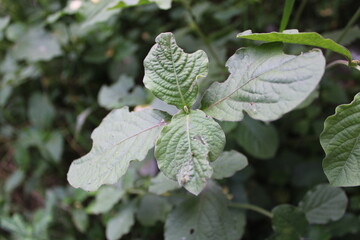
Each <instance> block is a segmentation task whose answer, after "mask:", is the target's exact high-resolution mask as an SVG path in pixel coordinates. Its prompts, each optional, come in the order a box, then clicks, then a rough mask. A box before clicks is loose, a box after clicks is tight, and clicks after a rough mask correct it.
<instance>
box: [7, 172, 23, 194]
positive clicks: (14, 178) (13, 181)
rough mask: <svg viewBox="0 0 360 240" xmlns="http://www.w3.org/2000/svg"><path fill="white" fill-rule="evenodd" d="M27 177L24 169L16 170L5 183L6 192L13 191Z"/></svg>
mask: <svg viewBox="0 0 360 240" xmlns="http://www.w3.org/2000/svg"><path fill="white" fill-rule="evenodd" d="M24 179H25V173H24V172H23V171H22V170H16V171H15V172H13V173H12V174H11V175H10V176H9V177H8V178H7V179H6V182H5V184H4V191H5V193H11V192H12V191H13V190H14V189H15V188H17V187H18V186H19V185H20V184H21V183H22V182H23V181H24Z"/></svg>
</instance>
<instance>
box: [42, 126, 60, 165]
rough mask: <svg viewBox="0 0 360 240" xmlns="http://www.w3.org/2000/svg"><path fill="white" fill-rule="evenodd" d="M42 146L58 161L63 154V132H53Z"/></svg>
mask: <svg viewBox="0 0 360 240" xmlns="http://www.w3.org/2000/svg"><path fill="white" fill-rule="evenodd" d="M42 147H43V148H44V149H46V151H47V152H48V155H49V157H50V158H51V159H52V160H54V161H55V162H57V163H58V162H59V161H60V160H61V156H62V153H63V150H64V139H63V136H62V135H61V132H59V131H53V132H51V133H50V135H49V136H48V139H47V140H46V142H45V144H44V145H43V146H42Z"/></svg>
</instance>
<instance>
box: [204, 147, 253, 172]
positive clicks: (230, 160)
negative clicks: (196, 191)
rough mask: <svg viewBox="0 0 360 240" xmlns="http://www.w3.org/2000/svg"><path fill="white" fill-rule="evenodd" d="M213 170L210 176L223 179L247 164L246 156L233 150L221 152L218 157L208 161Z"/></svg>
mask: <svg viewBox="0 0 360 240" xmlns="http://www.w3.org/2000/svg"><path fill="white" fill-rule="evenodd" d="M210 165H211V167H212V168H213V170H214V173H213V175H212V178H214V179H223V178H228V177H231V176H232V175H234V174H235V173H236V172H237V171H240V170H242V169H244V168H245V167H246V166H247V165H248V160H247V158H246V157H245V156H244V155H243V154H241V153H238V152H236V151H234V150H231V151H229V152H223V153H222V154H221V155H220V157H219V158H218V159H216V160H215V161H214V162H212V163H210Z"/></svg>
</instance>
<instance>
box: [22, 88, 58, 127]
mask: <svg viewBox="0 0 360 240" xmlns="http://www.w3.org/2000/svg"><path fill="white" fill-rule="evenodd" d="M28 117H29V120H30V122H31V124H32V125H33V126H36V127H38V128H48V127H50V125H51V124H52V121H53V119H54V117H55V109H54V107H53V105H52V104H51V102H50V101H49V99H48V97H47V96H45V95H43V94H40V93H34V94H33V95H32V96H31V98H30V100H29V105H28Z"/></svg>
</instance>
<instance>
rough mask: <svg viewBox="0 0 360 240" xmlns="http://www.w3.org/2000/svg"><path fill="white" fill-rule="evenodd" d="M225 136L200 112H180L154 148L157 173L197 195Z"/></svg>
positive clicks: (209, 175)
mask: <svg viewBox="0 0 360 240" xmlns="http://www.w3.org/2000/svg"><path fill="white" fill-rule="evenodd" d="M224 144H225V134H224V132H223V131H222V129H221V127H220V126H219V124H218V123H216V122H215V121H214V120H213V119H211V118H210V117H208V116H206V115H205V113H203V112H202V111H200V110H194V111H190V113H189V114H186V113H184V112H180V113H178V114H176V115H174V117H173V118H172V120H171V122H170V124H168V125H167V126H165V127H164V128H163V130H162V132H161V134H160V137H159V139H158V141H157V142H156V146H155V157H156V159H157V161H158V166H159V168H160V170H161V171H162V172H163V173H164V174H165V175H166V176H167V177H169V178H170V179H172V180H177V181H178V182H179V184H180V185H182V186H184V187H185V188H186V189H187V190H188V191H189V192H191V193H193V194H196V195H197V194H199V193H200V192H201V190H202V189H203V188H204V187H205V185H206V182H207V180H208V179H209V178H210V177H211V176H212V173H213V170H212V167H211V166H210V163H209V161H214V160H215V159H216V158H217V157H218V156H219V155H220V153H221V152H222V150H223V148H224Z"/></svg>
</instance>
